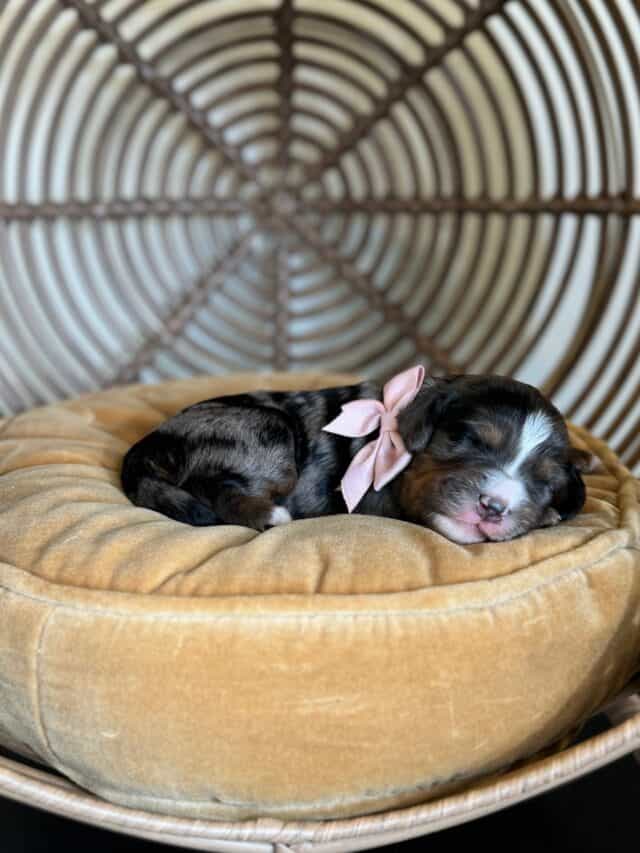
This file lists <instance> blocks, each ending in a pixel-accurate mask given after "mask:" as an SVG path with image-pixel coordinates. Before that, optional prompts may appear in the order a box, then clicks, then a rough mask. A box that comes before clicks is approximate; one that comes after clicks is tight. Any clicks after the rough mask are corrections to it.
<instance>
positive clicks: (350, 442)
mask: <svg viewBox="0 0 640 853" xmlns="http://www.w3.org/2000/svg"><path fill="white" fill-rule="evenodd" d="M371 433H375V435H374V439H373V440H370V439H371V436H370V434H371ZM366 436H370V437H369V438H367V437H366ZM592 459H593V457H591V455H590V454H588V453H585V452H584V451H581V450H578V449H576V448H574V447H572V446H571V444H570V441H569V435H568V432H567V427H566V425H565V422H564V420H563V418H562V416H561V415H560V413H559V412H558V410H557V409H556V408H555V407H554V406H553V405H552V404H551V403H550V402H549V401H548V400H547V399H545V397H544V396H543V395H542V394H541V393H540V392H539V391H538V390H537V389H536V388H534V387H532V386H531V385H525V384H524V383H522V382H517V381H516V380H514V379H508V378H505V377H501V376H467V375H464V376H451V377H446V378H425V376H424V370H423V368H422V367H420V366H418V367H415V368H411V369H410V370H407V371H404V373H401V374H399V375H398V376H395V377H393V378H392V379H391V380H390V381H389V382H388V383H387V384H386V385H385V386H384V389H382V390H381V389H380V388H379V387H378V386H377V385H375V384H374V383H371V382H361V383H358V384H356V385H348V386H341V387H337V388H326V389H322V390H319V391H289V392H282V391H277V392H274V391H257V392H253V393H248V394H235V395H231V396H225V397H218V398H214V399H211V400H204V401H203V402H200V403H196V404H195V405H193V406H189V408H187V409H184V411H182V412H180V413H179V414H177V415H176V416H175V417H172V418H170V419H169V420H167V421H166V422H165V423H163V424H161V425H160V426H159V427H158V428H157V429H156V430H154V431H153V432H151V433H150V434H149V435H147V436H146V437H145V438H143V439H141V440H140V441H139V442H138V443H137V444H135V445H134V446H133V447H132V448H131V449H130V450H129V452H128V453H127V455H126V456H125V459H124V463H123V468H122V484H123V487H124V490H125V492H126V494H127V495H128V497H129V498H130V500H131V501H132V502H133V503H134V504H136V505H138V506H143V507H148V508H149V509H153V510H156V511H158V512H161V513H164V514H165V515H167V516H169V517H170V518H173V519H177V520H178V521H182V522H185V523H187V524H192V525H211V524H242V525H245V526H248V527H252V528H255V529H256V530H265V529H267V528H269V527H272V526H274V525H278V524H282V523H285V522H288V521H291V520H292V519H299V518H309V517H312V516H321V515H329V514H334V513H341V512H345V511H346V510H348V511H349V512H352V511H356V512H359V513H366V514H369V515H381V516H387V517H390V518H397V519H402V520H404V521H411V522H414V523H416V524H421V525H425V526H426V527H430V528H432V529H434V530H436V531H438V532H439V533H441V534H443V535H444V536H446V537H448V538H449V539H451V540H453V541H454V542H459V543H464V544H467V543H474V542H483V541H487V540H492V541H502V540H506V539H513V538H514V537H516V536H520V535H522V534H524V533H526V532H527V531H529V530H532V529H534V528H536V527H546V526H550V525H554V524H558V523H559V522H561V521H563V520H565V519H569V518H571V517H573V516H574V515H576V514H577V513H578V512H579V511H580V510H581V509H582V506H583V504H584V501H585V487H584V483H583V481H582V477H581V472H584V471H586V470H589V469H590V467H591V464H592Z"/></svg>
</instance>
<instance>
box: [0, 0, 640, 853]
mask: <svg viewBox="0 0 640 853" xmlns="http://www.w3.org/2000/svg"><path fill="white" fill-rule="evenodd" d="M639 36H640V11H639V9H638V4H637V3H633V2H631V0H615V2H611V3H602V2H599V0H583V2H577V0H576V2H574V0H568V2H567V0H473V2H472V0H407V2H404V3H396V2H393V0H221V2H218V3H211V2H205V0H200V1H199V2H198V0H164V2H142V0H36V2H33V0H13V2H9V3H8V4H1V5H0V358H1V360H2V367H1V369H0V406H1V407H2V410H3V411H4V412H17V411H20V410H23V409H25V408H27V407H30V406H32V405H35V404H38V403H42V402H47V401H50V400H55V399H59V398H63V397H67V396H70V395H74V394H78V393H81V392H83V391H87V390H91V389H94V388H98V387H103V386H107V385H112V384H118V383H122V382H126V381H134V380H135V381H138V380H142V381H160V380H163V379H166V378H171V377H180V376H187V375H190V374H192V373H205V372H208V373H216V372H226V371H230V370H232V371H236V370H238V371H240V370H241V371H247V370H251V371H255V370H266V369H272V368H273V369H278V370H304V369H323V370H326V369H338V370H341V371H344V370H350V371H358V372H362V373H365V374H368V375H375V376H385V375H388V374H390V373H391V372H392V371H394V370H396V369H400V368H402V367H404V366H406V365H408V364H411V363H415V362H416V361H417V360H421V361H423V362H424V363H425V364H426V365H427V366H428V368H429V369H430V370H431V371H433V372H435V373H438V372H464V371H468V372H498V373H505V374H512V375H516V376H518V377H520V378H523V379H525V380H527V381H532V382H535V383H536V384H538V385H540V386H541V387H543V388H544V389H545V390H546V391H547V393H549V394H550V395H552V396H553V398H554V399H555V400H556V402H557V403H558V405H559V406H560V407H561V408H562V409H563V411H564V412H565V413H566V414H567V415H568V416H569V417H571V418H573V419H574V420H576V421H577V422H579V423H582V424H584V425H586V426H587V427H588V428H589V429H591V430H592V431H593V432H595V433H596V434H597V435H599V436H600V437H602V438H604V439H605V440H607V441H608V442H609V443H610V444H611V445H612V446H613V447H614V449H616V450H617V452H618V453H619V454H620V455H621V456H622V458H623V459H624V460H625V461H626V463H627V464H628V465H629V466H630V467H632V468H637V466H638V464H639V463H640V395H639V393H638V392H639V389H640V369H639V368H638V352H639V351H640V320H639V316H640V315H639V305H638V302H639V300H640V286H639V285H638V269H640V217H639V215H640V171H639V168H638V167H639V162H638V151H640V131H639V128H640V116H639V108H638V104H640V90H639V85H640V84H639V81H640V64H639V59H638V56H639V49H640V42H639ZM607 711H608V714H609V718H610V720H611V722H612V728H611V730H610V731H608V732H606V733H604V734H600V735H598V736H596V737H593V738H591V739H590V740H587V741H584V742H582V743H580V744H579V745H577V746H576V745H573V746H571V745H568V746H566V748H565V749H564V750H563V751H561V752H559V753H555V754H553V755H551V756H547V757H542V758H539V759H537V760H535V761H532V762H529V763H527V764H526V765H524V766H522V767H520V768H517V769H512V770H511V771H509V772H507V773H505V774H503V775H501V776H500V777H497V778H492V779H490V780H487V781H484V782H482V783H479V784H475V785H474V786H473V787H471V788H470V789H469V790H468V791H466V792H464V793H461V794H457V795H454V796H449V797H446V798H444V799H440V800H437V801H433V802H430V803H428V804H427V805H423V806H418V807H414V808H410V809H406V810H402V811H397V812H392V813H387V814H380V815H374V816H369V817H363V818H360V819H354V820H341V821H335V822H318V823H312V822H305V823H284V822H278V821H274V820H263V821H261V820H258V821H252V822H249V823H238V824H231V823H229V824H228V823H218V822H207V821H191V820H187V819H179V818H173V817H163V816H159V815H157V814H151V813H145V812H141V811H134V810H130V809H126V808H122V807H119V806H114V805H110V804H108V803H106V802H104V801H101V800H99V799H97V798H96V797H94V796H92V795H90V794H87V793H85V792H83V791H82V790H80V789H79V788H77V787H76V786H74V785H73V784H71V783H70V782H68V781H66V780H65V779H63V778H61V777H59V776H57V775H54V774H53V773H50V772H47V771H46V770H44V769H42V770H41V769H34V768H33V767H32V766H25V765H23V764H21V763H20V762H19V761H18V760H17V759H15V758H9V757H3V758H0V794H2V795H5V796H8V797H11V798H13V799H16V800H20V801H22V802H25V803H29V804H31V805H34V806H38V807H40V808H44V809H48V810H50V811H54V812H56V813H58V814H62V815H65V816H67V817H71V818H75V819H78V820H81V821H85V822H88V823H92V824H96V825H98V826H101V827H104V828H108V829H112V830H116V831H120V832H126V833H131V834H133V835H139V836H142V837H145V838H150V839H156V840H161V841H165V842H171V843H173V844H176V845H182V846H185V847H191V848H194V849H204V850H220V851H236V850H238V851H240V850H246V851H263V850H264V851H266V850H278V851H286V850H305V849H314V850H318V851H320V850H321V851H327V853H329V851H337V850H357V849H370V848H372V847H376V846H379V845H383V844H387V843H391V842H394V841H398V840H401V839H406V838H411V837H414V836H417V835H420V834H423V833H429V832H434V831H436V830H438V829H442V828H444V827H447V826H451V825H453V824H455V823H459V822H463V821H468V820H472V819H473V818H475V817H479V816H481V815H484V814H487V813H489V812H492V811H495V810H498V809H501V808H504V807H506V806H508V805H511V804H513V803H516V802H518V801H520V800H523V799H525V798H527V797H530V796H534V795H536V794H538V793H541V792H543V791H546V790H548V789H550V788H553V787H554V786H557V785H560V784H564V783H566V782H570V781H571V780H573V779H576V778H577V777H579V776H580V775H582V774H584V773H587V772H589V771H591V770H594V769H596V768H597V767H599V766H602V765H603V764H606V763H608V762H610V761H614V760H615V759H617V758H618V757H620V756H622V755H624V754H625V753H629V752H631V751H633V750H637V749H640V699H639V698H638V694H637V692H634V688H633V686H630V688H629V690H628V691H627V692H626V693H625V694H624V695H623V696H621V697H619V699H617V700H616V701H615V702H614V703H612V704H611V705H610V706H609V707H608V709H607Z"/></svg>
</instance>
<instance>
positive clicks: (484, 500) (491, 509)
mask: <svg viewBox="0 0 640 853" xmlns="http://www.w3.org/2000/svg"><path fill="white" fill-rule="evenodd" d="M480 506H482V507H483V508H484V509H485V510H486V512H487V514H488V515H504V514H505V512H506V511H507V509H508V504H507V502H506V501H503V500H502V498H496V497H495V496H494V495H480Z"/></svg>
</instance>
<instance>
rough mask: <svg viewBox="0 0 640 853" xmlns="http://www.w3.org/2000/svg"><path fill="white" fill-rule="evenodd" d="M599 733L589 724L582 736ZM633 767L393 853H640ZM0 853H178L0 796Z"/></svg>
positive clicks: (624, 765)
mask: <svg viewBox="0 0 640 853" xmlns="http://www.w3.org/2000/svg"><path fill="white" fill-rule="evenodd" d="M604 728H605V726H604V723H603V721H602V720H596V721H594V722H592V723H591V724H590V725H589V727H588V728H587V729H586V730H585V732H584V734H583V737H586V736H588V735H590V734H594V733H595V732H597V731H601V730H603V729H604ZM639 813H640V763H638V762H636V761H635V760H634V758H633V757H631V756H627V757H625V758H621V759H620V760H619V761H616V762H615V763H614V764H610V765H608V766H607V767H604V768H602V769H601V770H598V771H597V772H596V773H592V774H590V775H589V776H585V777H583V778H582V779H578V780H577V781H576V782H572V783H571V784H569V785H565V786H564V787H562V788H558V789H556V790H554V791H550V792H549V793H547V794H543V795H542V796H540V797H536V798H534V799H530V800H527V801H526V802H524V803H521V804H519V805H517V806H514V807H512V808H510V809H506V810H504V811H501V812H498V813H496V814H493V815H489V816H488V817H485V818H482V819H480V820H476V821H473V822H471V823H467V824H463V825H462V826H456V827H452V828H451V829H448V830H445V831H444V832H440V833H437V834H435V835H429V836H426V837H423V838H417V839H415V840H414V841H405V842H404V843H402V844H393V845H390V846H388V847H384V848H380V849H382V850H389V851H397V853H417V851H418V850H425V849H426V850H428V851H429V853H453V851H458V850H472V849H482V848H483V847H485V846H486V847H487V848H488V849H489V850H490V851H491V853H507V851H508V853H534V851H535V853H541V851H544V853H556V852H557V853H618V851H620V853H623V851H629V853H631V851H635V850H640V832H639V831H638V827H639V821H638V817H637V816H638V814H639ZM0 834H1V838H2V842H1V843H0V850H2V853H23V851H27V853H41V851H42V853H44V851H47V853H49V851H51V850H52V848H55V847H58V848H60V849H64V850H66V851H67V853H76V851H83V853H84V851H90V853H107V851H109V853H111V851H117V853H163V851H164V853H178V851H179V850H182V849H183V848H178V847H173V846H167V845H164V844H156V843H155V842H150V841H141V840H139V839H135V838H131V837H128V836H125V835H118V834H114V833H111V832H107V831H106V830H101V829H96V828H94V827H90V826H84V825H83V824H80V823H75V822H74V821H69V820H67V819H65V818H61V817H56V816H54V815H51V814H48V813H47V812H43V811H39V810H38V809H32V808H30V807H28V806H24V805H21V804H18V803H14V802H11V801H10V800H6V799H3V798H0Z"/></svg>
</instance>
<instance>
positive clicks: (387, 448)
mask: <svg viewBox="0 0 640 853" xmlns="http://www.w3.org/2000/svg"><path fill="white" fill-rule="evenodd" d="M409 462H411V454H410V453H409V452H408V451H407V449H406V447H405V445H404V441H403V440H402V437H401V436H400V433H398V432H387V433H384V435H383V436H381V447H380V450H379V452H378V454H377V456H376V459H375V467H374V476H373V487H374V489H375V490H376V492H379V491H380V489H382V488H383V487H384V486H386V485H387V483H389V482H391V480H393V478H394V477H396V476H397V475H398V474H399V473H400V471H402V470H403V469H404V468H406V467H407V465H408V464H409Z"/></svg>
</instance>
